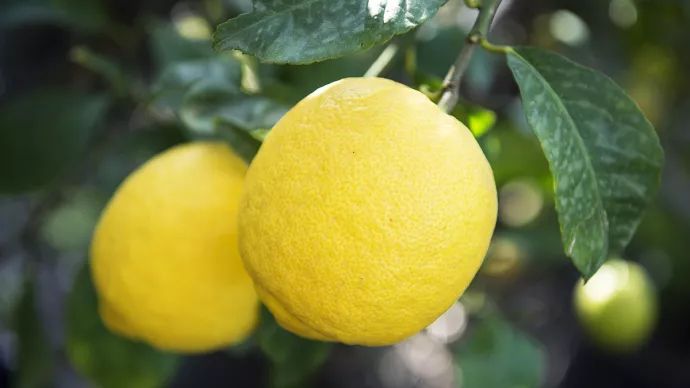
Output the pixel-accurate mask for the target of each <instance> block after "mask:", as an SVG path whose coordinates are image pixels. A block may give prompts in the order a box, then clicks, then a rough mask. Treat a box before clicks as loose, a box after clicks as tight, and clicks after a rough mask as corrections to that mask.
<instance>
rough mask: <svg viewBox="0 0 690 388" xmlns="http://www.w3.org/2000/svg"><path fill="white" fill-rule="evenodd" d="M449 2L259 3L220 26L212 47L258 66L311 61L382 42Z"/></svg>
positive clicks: (351, 0) (328, 0)
mask: <svg viewBox="0 0 690 388" xmlns="http://www.w3.org/2000/svg"><path fill="white" fill-rule="evenodd" d="M446 1H447V0H376V1H372V0H341V1H332V0H262V1H255V2H254V12H251V13H247V14H243V15H240V16H238V17H236V18H234V19H230V20H228V21H227V22H225V23H223V24H221V25H219V26H218V28H217V30H216V33H215V35H214V37H213V40H214V43H213V47H214V49H216V50H218V51H228V50H234V49H239V50H240V51H242V52H244V53H246V54H250V55H253V56H256V57H257V58H258V59H259V60H260V61H262V62H270V63H310V62H315V61H322V60H325V59H329V58H336V57H341V56H344V55H348V54H353V53H356V52H358V51H362V50H365V49H367V48H369V47H371V46H374V45H378V44H382V43H384V42H386V41H387V40H389V39H390V38H391V37H393V35H396V34H401V33H404V32H406V31H409V30H410V29H412V28H414V27H416V26H418V25H420V24H422V23H424V22H425V21H427V20H428V19H430V18H431V17H432V16H434V14H435V13H436V11H438V9H439V8H440V7H441V6H442V5H443V4H445V3H446Z"/></svg>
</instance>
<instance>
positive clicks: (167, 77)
mask: <svg viewBox="0 0 690 388" xmlns="http://www.w3.org/2000/svg"><path fill="white" fill-rule="evenodd" d="M241 81H242V73H241V68H240V63H239V62H238V61H236V60H235V59H233V58H232V57H229V56H216V57H214V58H204V59H195V60H187V61H180V62H173V63H171V64H170V65H168V66H167V67H166V68H165V69H164V70H163V72H162V73H161V75H160V76H159V77H158V79H157V80H156V81H155V83H154V85H153V93H154V94H155V95H156V101H155V102H156V104H158V105H161V106H165V107H169V108H172V109H179V107H180V106H181V105H182V102H183V100H184V97H185V95H186V93H187V92H188V91H189V89H190V88H191V87H192V86H194V85H195V84H196V83H198V82H206V83H209V84H215V85H227V87H229V88H233V89H239V85H240V83H241Z"/></svg>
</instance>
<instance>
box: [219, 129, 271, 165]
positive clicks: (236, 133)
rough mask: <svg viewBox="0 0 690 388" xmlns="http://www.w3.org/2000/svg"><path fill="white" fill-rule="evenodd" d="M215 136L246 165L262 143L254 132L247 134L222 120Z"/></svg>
mask: <svg viewBox="0 0 690 388" xmlns="http://www.w3.org/2000/svg"><path fill="white" fill-rule="evenodd" d="M216 135H217V137H218V138H220V139H222V140H225V141H226V142H227V143H228V144H229V145H230V147H231V148H232V149H233V150H235V152H237V154H238V155H239V156H240V157H242V159H243V160H244V161H245V162H247V164H249V163H251V162H252V160H253V159H254V156H256V154H257V153H258V152H259V148H260V147H261V142H262V141H261V140H259V139H257V137H256V135H255V134H254V131H252V132H247V131H245V130H242V129H240V128H238V127H236V126H234V125H231V124H228V123H225V122H223V121H222V120H221V121H219V122H218V126H217V130H216Z"/></svg>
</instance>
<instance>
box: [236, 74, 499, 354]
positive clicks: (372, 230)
mask: <svg viewBox="0 0 690 388" xmlns="http://www.w3.org/2000/svg"><path fill="white" fill-rule="evenodd" d="M496 197H497V195H496V186H495V182H494V177H493V173H492V170H491V167H490V166H489V163H488V162H487V160H486V158H485V157H484V154H483V153H482V151H481V149H480V147H479V145H478V144H477V142H476V140H475V139H474V137H473V136H472V134H471V132H470V131H469V130H468V129H467V127H465V126H464V125H463V124H461V123H460V122H458V121H457V120H456V119H455V118H453V117H452V116H449V115H447V114H446V113H444V112H443V111H441V110H440V109H439V108H438V107H437V106H436V105H434V104H433V103H432V102H431V101H429V99H428V98H427V97H426V96H424V95H423V94H422V93H420V92H418V91H416V90H413V89H411V88H408V87H406V86H404V85H401V84H399V83H396V82H393V81H390V80H385V79H379V78H349V79H343V80H340V81H337V82H334V83H332V84H329V85H327V86H324V87H322V88H320V89H319V90H317V91H315V92H314V93H312V94H311V95H309V96H308V97H306V98H305V99H304V100H302V101H301V102H300V103H298V104H297V105H296V106H295V107H294V108H292V109H291V110H290V111H289V112H288V113H287V114H286V115H285V116H284V117H283V118H282V119H281V120H280V121H279V122H278V123H277V124H276V125H275V127H274V128H273V129H272V130H271V132H270V133H269V135H268V136H267V138H266V140H265V141H264V143H263V145H262V146H261V148H260V150H259V153H258V154H257V156H256V157H255V159H254V161H253V162H252V164H251V166H250V167H249V170H248V172H247V177H246V182H245V190H244V195H243V197H242V202H241V204H240V213H239V236H240V252H241V254H242V259H243V260H244V262H245V267H246V268H247V270H248V271H249V273H250V275H251V276H252V278H253V279H254V281H255V284H256V288H257V291H258V293H259V296H260V297H261V299H262V300H263V302H264V303H265V304H266V306H267V307H268V308H269V310H271V312H272V313H273V314H274V315H275V317H276V320H277V321H278V323H279V324H280V325H281V326H283V327H284V328H285V329H287V330H290V331H292V332H294V333H295V334H298V335H301V336H304V337H308V338H313V339H319V340H325V341H336V342H343V343H347V344H360V345H367V346H378V345H388V344H393V343H396V342H399V341H401V340H403V339H405V338H407V337H409V336H411V335H413V334H415V333H417V332H419V331H420V330H422V329H423V328H425V327H426V326H428V325H429V324H431V323H432V322H433V321H434V320H435V319H437V318H438V317H439V316H440V315H442V314H443V313H444V312H445V311H446V310H447V309H448V308H450V307H451V306H452V304H453V303H454V302H455V301H456V300H457V299H458V297H460V295H461V294H462V293H463V292H464V290H465V288H466V287H467V286H468V284H469V283H470V281H471V280H472V278H473V277H474V275H475V274H476V272H477V270H478V268H479V266H480V264H481V262H482V259H483V258H484V255H485V253H486V250H487V247H488V245H489V240H490V238H491V235H492V233H493V230H494V226H495V222H496V213H497V204H496V202H497V199H496Z"/></svg>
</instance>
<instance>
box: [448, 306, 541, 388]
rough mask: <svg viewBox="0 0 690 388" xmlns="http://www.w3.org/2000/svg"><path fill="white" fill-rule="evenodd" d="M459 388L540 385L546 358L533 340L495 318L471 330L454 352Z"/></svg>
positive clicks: (527, 386) (527, 387) (501, 387)
mask: <svg viewBox="0 0 690 388" xmlns="http://www.w3.org/2000/svg"><path fill="white" fill-rule="evenodd" d="M457 356H458V357H457V359H456V362H457V363H458V366H459V367H460V368H461V374H460V376H461V378H460V385H459V386H460V387H462V388H532V387H539V386H541V385H540V383H541V380H542V377H543V373H544V366H545V358H544V354H543V351H542V349H541V348H540V346H539V345H537V344H536V343H535V342H534V341H533V340H531V339H530V338H528V337H526V336H525V335H523V334H521V333H520V332H518V331H516V330H515V329H513V328H512V327H511V326H510V325H509V324H508V323H506V322H504V321H502V320H500V319H498V318H497V317H489V318H486V319H485V320H484V321H482V322H481V323H480V324H479V326H477V327H476V328H474V330H473V331H472V332H471V333H470V337H469V338H467V339H465V340H464V342H463V343H462V345H461V346H460V347H459V349H458V350H457Z"/></svg>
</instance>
